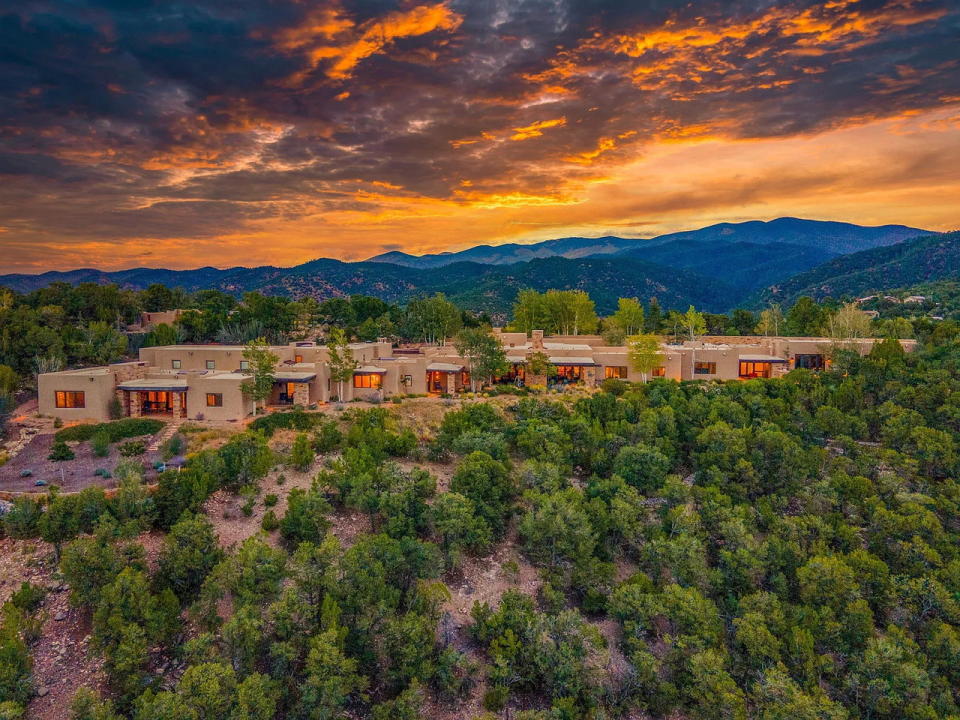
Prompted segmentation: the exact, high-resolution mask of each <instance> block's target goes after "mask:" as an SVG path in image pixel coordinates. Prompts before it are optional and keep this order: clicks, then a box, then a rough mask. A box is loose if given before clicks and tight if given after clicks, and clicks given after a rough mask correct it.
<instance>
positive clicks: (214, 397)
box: [207, 393, 223, 407]
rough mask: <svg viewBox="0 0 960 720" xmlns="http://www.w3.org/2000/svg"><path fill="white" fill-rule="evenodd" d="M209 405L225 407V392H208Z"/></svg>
mask: <svg viewBox="0 0 960 720" xmlns="http://www.w3.org/2000/svg"><path fill="white" fill-rule="evenodd" d="M207 407H223V393H207Z"/></svg>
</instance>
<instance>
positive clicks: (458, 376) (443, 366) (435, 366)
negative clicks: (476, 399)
mask: <svg viewBox="0 0 960 720" xmlns="http://www.w3.org/2000/svg"><path fill="white" fill-rule="evenodd" d="M469 382H470V373H469V372H467V371H466V370H465V369H464V366H463V365H460V364H457V363H442V362H435V363H430V364H429V365H427V392H428V393H431V394H434V395H454V394H456V393H458V392H460V391H461V390H463V388H464V386H465V385H467V384H468V383H469Z"/></svg>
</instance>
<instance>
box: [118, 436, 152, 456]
mask: <svg viewBox="0 0 960 720" xmlns="http://www.w3.org/2000/svg"><path fill="white" fill-rule="evenodd" d="M146 451H147V445H146V443H144V442H143V440H130V441H129V442H125V443H124V444H123V445H121V446H120V454H121V455H122V456H123V457H136V456H137V455H143V454H144V453H145V452H146Z"/></svg>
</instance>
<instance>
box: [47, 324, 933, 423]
mask: <svg viewBox="0 0 960 720" xmlns="http://www.w3.org/2000/svg"><path fill="white" fill-rule="evenodd" d="M494 333H495V334H496V335H497V336H498V337H499V338H500V340H501V342H502V344H503V348H504V350H505V352H506V355H507V361H508V363H509V371H508V372H507V373H506V374H505V375H504V376H502V377H500V378H496V379H495V380H496V381H497V382H504V383H514V384H518V385H519V384H523V383H524V382H526V381H527V380H528V378H527V363H528V361H529V359H530V356H531V355H533V354H534V353H543V354H544V355H546V356H547V357H548V358H549V362H550V364H551V365H552V366H554V367H555V368H556V375H555V378H553V379H552V380H551V382H555V383H559V384H564V385H566V384H580V383H582V384H585V385H587V386H595V385H597V384H599V383H600V382H601V381H603V380H604V379H605V378H622V379H624V380H629V381H635V382H639V381H641V380H642V379H643V378H642V377H641V375H640V373H638V372H636V371H634V370H633V369H632V368H631V367H630V363H629V360H628V357H627V348H626V347H622V346H620V347H615V346H609V345H606V344H604V342H603V340H602V339H601V338H600V337H599V336H595V335H586V336H585V335H577V336H548V337H544V334H543V332H542V331H537V330H535V331H533V333H532V334H531V336H529V337H528V336H527V334H526V333H512V332H503V331H501V330H499V329H495V330H494ZM875 342H876V340H873V339H858V340H851V341H845V344H844V346H845V347H851V348H854V349H856V350H857V351H858V352H860V353H861V354H866V353H868V352H869V351H870V349H871V348H872V347H873V345H874V343H875ZM833 343H834V341H832V340H830V339H827V338H806V337H709V338H704V339H703V340H699V341H696V342H691V341H688V342H684V343H683V344H680V345H669V344H664V345H662V347H661V353H662V358H663V362H662V365H660V366H659V367H657V368H655V369H654V370H653V372H652V373H651V375H652V376H653V377H658V378H668V379H673V380H736V379H749V378H770V377H777V376H779V375H782V374H784V373H786V372H788V371H789V370H791V369H793V368H809V369H811V370H820V369H823V368H824V367H826V366H827V365H828V363H829V354H830V350H831V349H832V346H833ZM901 343H902V344H903V346H904V349H905V350H908V351H909V350H912V349H913V348H914V347H915V345H916V342H915V341H913V340H902V341H901ZM350 349H351V351H352V353H353V357H354V360H355V362H356V368H355V370H354V371H353V377H352V380H349V381H347V382H344V383H342V385H343V389H342V397H339V398H338V393H339V391H340V388H339V385H340V384H341V383H338V382H333V381H331V379H330V367H329V363H328V354H327V348H326V346H324V345H318V344H316V343H313V342H294V343H291V344H289V345H285V346H280V347H273V348H272V351H273V352H274V353H275V354H276V355H278V356H279V358H280V361H279V364H278V366H277V369H276V372H275V374H274V386H273V392H272V394H271V396H270V398H269V399H268V400H267V405H272V406H283V405H288V406H293V405H299V406H304V407H306V406H310V405H314V404H318V403H326V402H329V401H330V400H331V398H336V399H339V400H340V401H350V400H354V399H366V400H369V399H380V400H382V399H385V398H390V397H391V396H396V395H410V394H436V395H442V394H450V395H453V394H456V393H458V392H461V391H462V390H463V389H464V388H466V387H468V386H469V382H470V377H469V373H470V368H469V363H468V362H467V361H465V359H464V358H462V357H460V356H459V355H458V354H457V352H456V350H455V349H454V347H453V346H452V345H449V344H447V345H441V346H420V347H412V348H394V347H393V346H392V344H391V343H390V342H387V341H380V342H372V343H354V344H351V345H350ZM243 350H244V348H243V347H242V346H239V345H167V346H162V347H148V348H143V349H141V350H140V359H139V360H137V361H133V362H123V363H117V364H114V365H109V366H105V367H92V368H83V369H79V370H65V371H62V372H55V373H45V374H43V375H40V376H39V379H38V390H39V412H40V413H41V414H43V415H49V416H54V417H58V418H61V419H62V420H64V421H73V422H76V421H81V420H94V421H104V420H108V419H109V418H110V416H111V408H113V412H114V414H116V411H117V405H118V404H119V409H120V413H121V414H122V415H125V416H132V417H137V416H141V415H160V416H167V417H170V418H172V419H175V420H179V419H190V420H211V421H220V422H223V421H237V420H242V419H243V418H246V417H247V416H249V415H251V414H253V412H254V402H253V400H252V399H251V398H250V397H249V396H248V395H246V394H245V393H244V391H243V388H242V385H243V383H244V382H245V381H249V379H250V375H249V373H248V363H247V361H246V360H244V358H243ZM529 380H530V381H531V384H532V383H534V382H536V381H537V380H536V379H534V378H529ZM539 380H540V381H541V382H542V378H541V379H539Z"/></svg>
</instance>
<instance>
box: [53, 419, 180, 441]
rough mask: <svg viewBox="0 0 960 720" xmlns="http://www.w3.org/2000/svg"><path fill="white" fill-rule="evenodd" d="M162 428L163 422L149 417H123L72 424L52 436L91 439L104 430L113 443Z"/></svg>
mask: <svg viewBox="0 0 960 720" xmlns="http://www.w3.org/2000/svg"><path fill="white" fill-rule="evenodd" d="M162 428H163V422H161V421H160V420H153V419H151V418H124V419H123V420H115V421H114V422H106V423H97V424H95V425H74V426H73V427H68V428H64V429H63V430H61V431H60V432H58V433H57V434H56V435H55V436H54V437H55V439H57V440H63V441H65V442H66V441H74V440H76V441H80V442H84V441H87V440H91V439H92V438H93V436H94V435H96V434H97V433H99V432H105V433H107V435H108V436H109V437H110V442H112V443H115V442H118V441H120V440H125V439H127V438H132V437H141V436H143V435H155V434H156V433H158V432H160V430H161V429H162Z"/></svg>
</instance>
